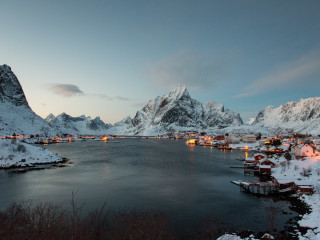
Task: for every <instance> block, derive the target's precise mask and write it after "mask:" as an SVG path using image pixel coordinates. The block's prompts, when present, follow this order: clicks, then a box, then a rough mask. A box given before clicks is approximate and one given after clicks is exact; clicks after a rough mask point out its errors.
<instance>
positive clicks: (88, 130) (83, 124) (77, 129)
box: [45, 113, 112, 135]
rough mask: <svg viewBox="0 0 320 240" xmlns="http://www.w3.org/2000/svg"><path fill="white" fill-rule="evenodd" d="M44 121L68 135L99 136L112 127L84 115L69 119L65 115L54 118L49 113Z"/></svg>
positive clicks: (69, 117) (98, 119)
mask: <svg viewBox="0 0 320 240" xmlns="http://www.w3.org/2000/svg"><path fill="white" fill-rule="evenodd" d="M45 120H46V121H47V122H48V123H49V125H50V126H51V127H53V128H55V129H56V130H57V131H60V132H61V133H62V134H70V135H101V134H105V133H107V130H108V129H109V128H110V127H112V125H111V124H105V123H104V122H103V121H102V120H101V119H100V118H99V117H96V118H94V119H91V117H86V116H85V115H81V116H79V117H71V116H70V115H68V114H66V113H61V114H60V115H58V116H56V117H55V116H54V115H53V114H52V113H51V114H49V115H48V116H47V117H46V119H45Z"/></svg>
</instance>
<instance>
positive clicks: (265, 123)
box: [252, 97, 320, 134]
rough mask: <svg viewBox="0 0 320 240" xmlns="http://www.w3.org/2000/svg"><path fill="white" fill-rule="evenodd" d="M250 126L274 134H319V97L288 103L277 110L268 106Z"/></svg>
mask: <svg viewBox="0 0 320 240" xmlns="http://www.w3.org/2000/svg"><path fill="white" fill-rule="evenodd" d="M252 124H253V125H257V126H261V127H265V128H268V129H269V130H273V131H275V132H296V133H307V134H320V97H313V98H308V99H301V100H300V101H299V102H297V103H296V102H288V103H286V104H284V105H281V106H280V107H277V108H275V107H273V106H268V107H266V108H265V109H264V110H263V111H260V112H259V113H258V115H257V117H256V119H255V120H254V122H253V123H252Z"/></svg>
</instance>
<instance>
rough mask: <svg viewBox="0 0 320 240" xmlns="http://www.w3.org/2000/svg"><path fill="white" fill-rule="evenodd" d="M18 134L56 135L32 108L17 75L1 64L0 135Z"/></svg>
mask: <svg viewBox="0 0 320 240" xmlns="http://www.w3.org/2000/svg"><path fill="white" fill-rule="evenodd" d="M13 133H17V134H27V135H28V134H44V135H50V136H51V135H55V132H54V129H52V128H51V127H50V126H49V124H48V123H47V122H46V121H44V119H42V118H41V117H39V116H38V115H37V114H35V113H34V112H33V111H32V109H31V108H30V106H29V104H28V101H27V99H26V97H25V95H24V92H23V89H22V87H21V85H20V83H19V81H18V78H17V77H16V75H15V74H14V73H13V72H12V71H11V68H10V67H9V66H7V65H2V66H0V136H4V135H12V134H13Z"/></svg>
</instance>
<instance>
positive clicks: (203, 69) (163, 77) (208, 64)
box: [146, 51, 224, 89]
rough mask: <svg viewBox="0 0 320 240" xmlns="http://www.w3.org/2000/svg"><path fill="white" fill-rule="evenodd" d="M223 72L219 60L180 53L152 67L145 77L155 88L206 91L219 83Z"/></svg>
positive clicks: (222, 66)
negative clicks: (179, 86)
mask: <svg viewBox="0 0 320 240" xmlns="http://www.w3.org/2000/svg"><path fill="white" fill-rule="evenodd" d="M223 72H224V64H223V63H222V61H221V60H215V59H212V57H205V56H204V55H200V54H194V53H190V52H186V51H184V52H180V53H178V54H175V55H173V56H170V57H168V58H166V59H164V60H162V61H160V62H158V63H156V64H155V65H154V66H152V67H151V68H150V69H148V70H147V72H146V75H147V77H148V78H149V79H151V83H152V85H153V86H155V87H163V88H168V87H170V88H172V87H176V86H177V85H179V84H181V85H186V86H188V87H197V88H203V89H208V87H212V86H214V85H215V84H217V83H218V81H219V77H217V76H219V75H221V73H223Z"/></svg>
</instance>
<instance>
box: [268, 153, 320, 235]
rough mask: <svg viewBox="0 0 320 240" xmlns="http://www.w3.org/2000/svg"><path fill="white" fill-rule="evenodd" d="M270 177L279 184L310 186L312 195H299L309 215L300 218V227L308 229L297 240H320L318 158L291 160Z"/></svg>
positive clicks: (319, 173) (319, 162) (319, 174)
mask: <svg viewBox="0 0 320 240" xmlns="http://www.w3.org/2000/svg"><path fill="white" fill-rule="evenodd" d="M272 176H273V177H275V178H276V179H277V180H279V181H281V182H294V183H295V184H296V185H312V186H313V187H314V191H315V193H314V194H313V195H301V196H300V198H299V199H300V200H301V201H303V202H304V203H306V204H307V205H308V206H309V207H310V211H311V212H310V213H307V214H305V215H303V216H302V219H301V220H300V221H299V222H298V224H299V226H300V227H304V228H310V229H309V230H308V231H307V233H306V234H304V235H303V234H301V233H300V236H299V239H312V240H317V239H319V240H320V204H319V201H320V157H319V156H317V157H309V158H303V159H301V160H291V161H288V162H286V164H282V166H279V167H277V168H274V169H273V171H272Z"/></svg>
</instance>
